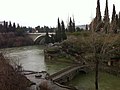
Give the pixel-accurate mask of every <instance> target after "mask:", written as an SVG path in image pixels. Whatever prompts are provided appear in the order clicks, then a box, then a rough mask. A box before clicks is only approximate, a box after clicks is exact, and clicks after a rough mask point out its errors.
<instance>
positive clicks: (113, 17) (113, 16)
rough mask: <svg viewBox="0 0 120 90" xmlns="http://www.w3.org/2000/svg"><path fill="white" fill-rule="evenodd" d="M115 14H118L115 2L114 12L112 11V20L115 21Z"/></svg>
mask: <svg viewBox="0 0 120 90" xmlns="http://www.w3.org/2000/svg"><path fill="white" fill-rule="evenodd" d="M115 16H116V10H115V5H114V4H113V12H112V21H111V22H113V21H114V20H115Z"/></svg>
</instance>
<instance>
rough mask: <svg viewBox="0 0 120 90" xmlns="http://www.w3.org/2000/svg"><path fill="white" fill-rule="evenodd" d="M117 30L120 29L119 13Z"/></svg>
mask: <svg viewBox="0 0 120 90" xmlns="http://www.w3.org/2000/svg"><path fill="white" fill-rule="evenodd" d="M118 29H120V12H119V14H118Z"/></svg>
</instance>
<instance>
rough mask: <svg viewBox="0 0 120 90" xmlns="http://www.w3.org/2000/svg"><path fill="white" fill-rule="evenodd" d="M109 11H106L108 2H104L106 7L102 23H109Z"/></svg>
mask: <svg viewBox="0 0 120 90" xmlns="http://www.w3.org/2000/svg"><path fill="white" fill-rule="evenodd" d="M109 20H110V19H109V10H108V0H106V7H105V12H104V19H103V21H104V23H106V22H109Z"/></svg>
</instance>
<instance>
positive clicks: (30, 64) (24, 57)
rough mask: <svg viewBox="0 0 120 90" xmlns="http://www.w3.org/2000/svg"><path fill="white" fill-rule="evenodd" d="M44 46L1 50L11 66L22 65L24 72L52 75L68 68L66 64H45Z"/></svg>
mask: <svg viewBox="0 0 120 90" xmlns="http://www.w3.org/2000/svg"><path fill="white" fill-rule="evenodd" d="M44 48H45V47H44V46H39V45H38V46H24V47H15V48H6V49H1V50H0V51H2V52H3V53H4V54H5V56H6V57H8V58H9V59H10V61H11V62H12V64H14V63H15V64H19V65H22V67H23V69H24V70H31V71H37V72H40V71H47V72H48V73H50V74H52V73H54V72H56V71H58V70H61V69H63V68H65V67H66V66H69V64H66V63H56V62H55V63H46V62H45V61H44Z"/></svg>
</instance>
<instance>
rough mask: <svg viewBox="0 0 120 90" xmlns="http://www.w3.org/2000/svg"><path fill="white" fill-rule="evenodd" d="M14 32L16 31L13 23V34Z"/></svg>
mask: <svg viewBox="0 0 120 90" xmlns="http://www.w3.org/2000/svg"><path fill="white" fill-rule="evenodd" d="M15 31H16V24H15V23H13V32H15Z"/></svg>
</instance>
